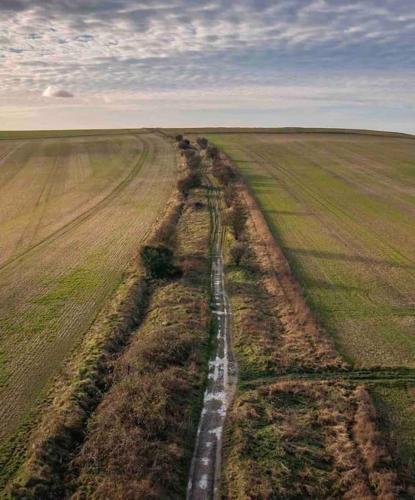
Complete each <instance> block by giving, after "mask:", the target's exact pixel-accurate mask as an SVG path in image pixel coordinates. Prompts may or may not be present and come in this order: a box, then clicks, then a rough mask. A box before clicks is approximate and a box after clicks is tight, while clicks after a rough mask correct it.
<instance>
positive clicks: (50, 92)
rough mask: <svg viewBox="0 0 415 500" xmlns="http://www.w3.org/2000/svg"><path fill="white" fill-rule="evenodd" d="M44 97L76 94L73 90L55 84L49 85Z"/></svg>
mask: <svg viewBox="0 0 415 500" xmlns="http://www.w3.org/2000/svg"><path fill="white" fill-rule="evenodd" d="M42 95H43V97H73V96H74V95H73V94H71V92H68V91H67V90H65V89H61V88H58V87H55V86H54V85H49V87H47V88H46V89H45V90H44V92H43V94H42Z"/></svg>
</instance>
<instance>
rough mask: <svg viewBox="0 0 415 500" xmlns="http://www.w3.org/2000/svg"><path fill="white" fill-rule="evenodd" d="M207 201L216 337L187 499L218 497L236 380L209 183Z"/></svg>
mask: <svg viewBox="0 0 415 500" xmlns="http://www.w3.org/2000/svg"><path fill="white" fill-rule="evenodd" d="M208 200H209V208H210V213H211V220H212V223H211V246H210V248H211V311H212V314H213V315H214V316H215V318H216V320H215V329H216V332H215V333H216V338H215V348H214V349H213V353H212V356H211V359H210V361H209V372H208V381H207V387H206V390H205V394H204V398H203V409H202V413H201V416H200V421H199V427H198V431H197V438H196V445H195V450H194V454H193V460H192V466H191V470H190V476H189V482H188V487H187V499H188V500H201V499H213V498H217V497H218V494H219V484H220V475H221V452H222V435H223V427H224V423H225V418H226V412H227V410H228V408H229V405H230V404H231V402H232V398H233V395H234V393H235V389H236V383H237V365H236V361H235V358H234V355H233V352H232V342H231V308H230V303H229V299H228V296H227V293H226V289H225V277H224V265H223V244H224V228H223V225H222V208H223V201H222V194H221V191H220V190H219V189H216V188H215V187H213V186H212V185H211V184H210V183H209V186H208Z"/></svg>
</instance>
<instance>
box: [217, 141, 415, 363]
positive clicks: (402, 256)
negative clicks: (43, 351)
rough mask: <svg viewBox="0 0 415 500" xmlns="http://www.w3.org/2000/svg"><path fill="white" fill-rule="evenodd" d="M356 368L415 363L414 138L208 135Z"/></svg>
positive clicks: (319, 317) (308, 296) (346, 356)
mask: <svg viewBox="0 0 415 500" xmlns="http://www.w3.org/2000/svg"><path fill="white" fill-rule="evenodd" d="M208 137H209V138H210V139H211V140H213V141H214V142H215V143H216V144H217V145H218V146H220V147H221V148H222V149H223V150H224V151H225V152H226V153H227V154H228V155H229V156H230V157H231V158H232V159H233V160H234V161H235V163H236V164H237V165H238V166H239V168H240V170H241V171H242V173H243V175H244V176H245V178H246V180H247V182H248V184H249V186H250V187H251V189H252V191H253V193H254V195H255V197H256V198H257V200H258V201H259V204H260V206H261V208H262V210H263V212H264V215H265V217H266V219H267V222H268V224H269V226H270V228H271V230H272V232H273V234H274V236H275V238H276V239H277V241H278V243H279V244H280V246H281V247H282V249H283V251H284V253H285V254H286V256H287V258H288V259H289V262H290V264H291V267H292V269H293V271H294V273H295V275H296V276H297V278H298V279H299V281H300V283H301V285H302V286H303V288H304V292H305V295H306V298H307V300H308V302H309V304H310V305H311V306H312V308H313V310H314V311H315V312H316V314H317V317H318V319H319V320H320V321H321V322H322V324H323V325H324V326H325V328H326V329H327V330H328V331H329V333H330V334H331V335H332V337H333V338H334V340H335V343H336V347H337V348H338V349H339V351H340V352H341V354H343V356H344V357H345V358H346V359H347V360H348V361H350V362H352V363H353V364H354V365H355V366H360V367H362V366H364V367H373V366H379V365H383V366H402V365H404V366H408V367H414V366H415V361H414V360H415V338H414V336H413V329H414V327H415V323H414V312H415V285H414V279H413V277H414V274H415V259H414V253H413V241H414V228H415V168H414V165H415V140H414V139H412V138H407V139H406V138H399V137H388V136H385V137H376V136H369V135H368V136H365V135H361V136H359V135H355V134H322V133H321V134H295V133H293V134H269V133H268V134H248V133H244V134H242V133H241V134H231V133H228V134H216V135H215V134H212V135H208Z"/></svg>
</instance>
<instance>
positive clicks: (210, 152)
mask: <svg viewBox="0 0 415 500" xmlns="http://www.w3.org/2000/svg"><path fill="white" fill-rule="evenodd" d="M206 153H207V157H208V158H210V159H212V160H215V159H216V158H218V156H219V149H218V148H217V147H216V146H208V148H207V150H206Z"/></svg>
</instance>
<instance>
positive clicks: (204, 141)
mask: <svg viewBox="0 0 415 500" xmlns="http://www.w3.org/2000/svg"><path fill="white" fill-rule="evenodd" d="M196 142H197V143H198V145H199V147H200V149H206V148H207V147H208V144H209V141H208V140H207V139H206V137H198V138H197V139H196Z"/></svg>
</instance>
